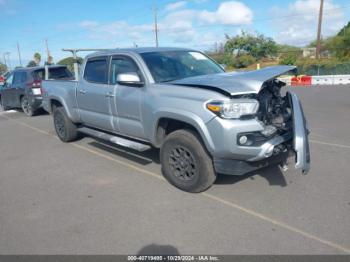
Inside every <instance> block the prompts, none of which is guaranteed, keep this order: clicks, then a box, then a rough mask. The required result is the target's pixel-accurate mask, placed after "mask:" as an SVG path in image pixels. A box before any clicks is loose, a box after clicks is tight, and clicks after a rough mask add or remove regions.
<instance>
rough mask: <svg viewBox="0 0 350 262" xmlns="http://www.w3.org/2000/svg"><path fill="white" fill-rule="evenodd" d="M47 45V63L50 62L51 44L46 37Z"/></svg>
mask: <svg viewBox="0 0 350 262" xmlns="http://www.w3.org/2000/svg"><path fill="white" fill-rule="evenodd" d="M45 45H46V53H47V64H49V63H50V50H49V45H48V44H47V38H45Z"/></svg>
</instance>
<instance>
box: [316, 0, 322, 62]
mask: <svg viewBox="0 0 350 262" xmlns="http://www.w3.org/2000/svg"><path fill="white" fill-rule="evenodd" d="M320 1H321V3H320V13H319V14H318V28H317V44H316V59H320V54H321V31H322V16H323V1H324V0H320Z"/></svg>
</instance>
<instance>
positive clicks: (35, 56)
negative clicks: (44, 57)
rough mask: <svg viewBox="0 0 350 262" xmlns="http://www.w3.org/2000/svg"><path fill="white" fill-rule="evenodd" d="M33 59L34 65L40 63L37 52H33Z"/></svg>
mask: <svg viewBox="0 0 350 262" xmlns="http://www.w3.org/2000/svg"><path fill="white" fill-rule="evenodd" d="M34 61H35V63H36V65H39V64H40V61H41V55H40V54H39V53H35V54H34Z"/></svg>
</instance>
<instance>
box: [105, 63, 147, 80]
mask: <svg viewBox="0 0 350 262" xmlns="http://www.w3.org/2000/svg"><path fill="white" fill-rule="evenodd" d="M126 73H136V74H137V75H138V76H139V77H140V79H142V76H141V72H140V69H139V68H138V66H137V65H136V63H135V62H134V61H133V60H132V59H131V58H128V57H114V58H112V62H111V74H110V77H111V79H110V83H111V84H112V85H115V84H117V77H118V75H119V74H126Z"/></svg>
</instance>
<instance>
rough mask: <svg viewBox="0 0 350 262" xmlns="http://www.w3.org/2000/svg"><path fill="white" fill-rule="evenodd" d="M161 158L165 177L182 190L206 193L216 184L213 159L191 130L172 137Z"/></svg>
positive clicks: (174, 134) (163, 149) (175, 132)
mask: <svg viewBox="0 0 350 262" xmlns="http://www.w3.org/2000/svg"><path fill="white" fill-rule="evenodd" d="M160 158H161V164H162V172H163V175H164V177H165V178H166V179H167V180H168V181H169V182H170V183H171V184H173V185H174V186H176V187H177V188H179V189H181V190H184V191H187V192H191V193H197V192H202V191H204V190H206V189H208V188H209V187H210V186H211V185H212V184H213V183H214V182H215V179H216V173H215V171H214V167H213V162H212V159H211V157H210V156H209V154H208V152H207V150H206V149H205V147H204V145H203V144H202V142H201V141H200V139H199V138H198V135H197V134H196V133H195V132H193V131H191V130H177V131H174V132H173V133H171V134H170V135H168V136H167V138H166V139H165V141H164V144H163V146H162V148H161V151H160Z"/></svg>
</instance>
